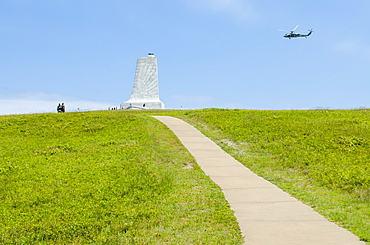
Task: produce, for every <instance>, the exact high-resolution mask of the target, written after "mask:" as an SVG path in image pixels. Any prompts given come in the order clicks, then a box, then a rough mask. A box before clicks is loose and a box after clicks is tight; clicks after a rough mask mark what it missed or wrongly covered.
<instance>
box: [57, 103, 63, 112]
mask: <svg viewBox="0 0 370 245" xmlns="http://www.w3.org/2000/svg"><path fill="white" fill-rule="evenodd" d="M57 112H58V113H60V112H62V105H61V104H60V103H59V104H58V106H57Z"/></svg>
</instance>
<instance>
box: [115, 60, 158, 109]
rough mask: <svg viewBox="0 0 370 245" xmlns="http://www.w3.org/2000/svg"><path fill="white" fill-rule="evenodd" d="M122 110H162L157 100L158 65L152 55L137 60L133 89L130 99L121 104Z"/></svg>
mask: <svg viewBox="0 0 370 245" xmlns="http://www.w3.org/2000/svg"><path fill="white" fill-rule="evenodd" d="M121 108H122V109H131V108H146V109H163V108H164V104H163V102H161V101H160V99H159V89H158V65H157V58H156V57H155V56H154V54H152V53H149V55H148V57H143V58H139V59H137V63H136V72H135V81H134V87H133V89H132V93H131V96H130V99H129V100H128V101H126V102H124V103H122V104H121Z"/></svg>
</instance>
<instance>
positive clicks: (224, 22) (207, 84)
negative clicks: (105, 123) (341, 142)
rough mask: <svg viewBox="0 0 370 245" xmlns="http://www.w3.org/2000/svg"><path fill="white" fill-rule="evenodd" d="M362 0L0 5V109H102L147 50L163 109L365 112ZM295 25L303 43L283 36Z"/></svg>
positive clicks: (123, 96) (367, 79)
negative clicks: (152, 58)
mask: <svg viewBox="0 0 370 245" xmlns="http://www.w3.org/2000/svg"><path fill="white" fill-rule="evenodd" d="M369 13H370V1H368V0H358V1H347V0H346V1H344V0H335V1H334V0H326V1H318V0H313V1H296V0H281V1H273V0H262V1H261V0H259V1H257V0H161V1H153V0H135V1H131V0H104V1H103V0H52V1H51V0H1V1H0V43H1V45H0V114H11V113H30V112H55V111H56V109H55V108H56V105H57V104H58V103H59V102H64V103H66V105H67V111H68V110H69V111H74V110H77V108H80V109H81V110H85V109H89V110H92V109H94V110H95V109H107V108H108V107H109V106H119V104H120V103H122V102H124V101H126V100H128V99H129V97H130V94H131V91H132V86H133V81H134V76H135V66H136V59H137V58H140V57H145V56H147V53H148V52H153V53H155V56H156V57H157V59H158V66H159V67H158V69H159V86H160V98H161V100H162V101H163V102H164V103H165V105H166V108H174V109H176V108H181V107H182V108H195V109H197V108H210V107H217V108H238V109H242V108H245V109H276V110H280V109H314V108H320V107H323V108H331V109H338V108H343V109H351V108H359V107H370V96H369V91H370V66H369V61H370V30H369V23H370V15H369ZM296 25H299V27H298V29H297V31H299V32H302V33H307V30H308V29H311V28H313V29H314V31H315V32H314V33H313V34H312V35H311V36H310V37H309V38H307V39H306V38H301V39H292V40H289V39H285V38H283V37H282V36H283V35H284V32H279V31H278V30H279V29H284V30H290V29H293V28H294V27H295V26H296Z"/></svg>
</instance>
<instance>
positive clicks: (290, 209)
mask: <svg viewBox="0 0 370 245" xmlns="http://www.w3.org/2000/svg"><path fill="white" fill-rule="evenodd" d="M155 118H157V119H158V120H160V121H162V122H163V123H164V124H166V125H167V126H168V127H169V128H170V129H171V130H172V131H173V132H174V133H175V134H176V135H177V137H178V138H179V139H180V141H181V142H182V143H183V145H184V146H185V147H186V148H187V149H188V150H189V152H190V153H191V154H192V155H193V156H194V157H195V159H196V161H197V163H198V164H199V166H200V167H201V168H202V169H203V171H204V172H205V173H206V174H207V175H208V176H210V178H211V179H212V180H213V181H214V182H215V183H216V184H217V185H219V186H220V187H221V189H222V190H223V192H224V194H225V197H226V199H227V201H228V202H229V203H230V206H231V208H232V209H233V210H234V211H235V216H236V218H237V220H238V222H239V226H240V228H241V231H242V234H243V236H244V240H245V241H246V244H248V245H267V244H268V245H305V244H307V245H313V244H317V245H331V244H332V245H352V244H353V245H360V244H363V245H364V244H365V243H364V242H361V241H359V238H358V237H356V236H355V235H353V234H352V233H351V232H349V231H347V230H345V229H343V228H341V227H339V226H338V225H336V224H334V223H332V222H329V221H328V220H327V219H325V218H324V217H323V216H321V215H320V214H318V213H317V212H316V211H314V210H313V209H312V208H311V207H309V206H307V205H305V204H303V203H302V202H300V201H298V200H297V199H295V198H293V197H292V196H290V195H289V194H287V193H286V192H284V191H282V190H281V189H279V188H278V187H277V186H275V185H273V184H271V183H270V182H268V181H266V180H264V179H263V178H261V177H259V176H257V175H256V174H254V173H253V172H251V171H250V170H249V169H248V168H246V167H245V166H244V165H242V164H241V163H239V162H238V161H237V160H235V159H234V158H232V157H231V156H230V155H229V154H227V153H226V152H224V151H223V150H222V149H221V148H220V147H219V146H217V145H216V144H215V143H214V142H213V141H211V140H210V139H209V138H207V137H206V136H204V135H203V134H202V133H200V132H199V131H198V130H197V129H195V128H194V127H193V126H191V125H189V124H187V123H185V122H184V121H182V120H180V119H177V118H173V117H168V116H156V117H155Z"/></svg>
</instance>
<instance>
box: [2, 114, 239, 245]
mask: <svg viewBox="0 0 370 245" xmlns="http://www.w3.org/2000/svg"><path fill="white" fill-rule="evenodd" d="M0 131H1V134H0V146H1V148H0V190H1V191H0V200H1V201H0V243H1V244H158V243H168V244H241V243H242V239H241V234H240V231H239V228H238V225H237V223H236V220H235V218H234V216H233V212H232V211H231V210H230V208H229V206H228V204H227V202H226V201H225V200H224V197H223V194H222V192H221V191H220V189H219V188H218V187H217V186H216V185H215V184H214V183H213V182H212V181H211V180H210V179H209V178H208V177H207V176H205V175H204V173H203V172H202V171H201V170H200V169H199V167H198V166H197V165H196V164H194V163H195V161H194V159H193V157H192V156H191V155H189V153H188V152H187V151H186V150H185V149H184V147H183V146H182V145H181V143H180V142H179V141H178V139H177V138H176V137H175V136H174V135H173V134H172V133H171V132H170V131H169V130H167V128H166V127H165V126H164V125H163V124H161V123H160V122H159V121H157V120H156V119H154V118H151V117H149V116H144V115H140V114H138V113H136V114H135V113H130V112H126V111H104V112H88V113H66V114H35V115H17V116H2V117H0ZM193 164H194V165H193ZM192 165H193V167H191V168H189V167H187V166H192Z"/></svg>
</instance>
